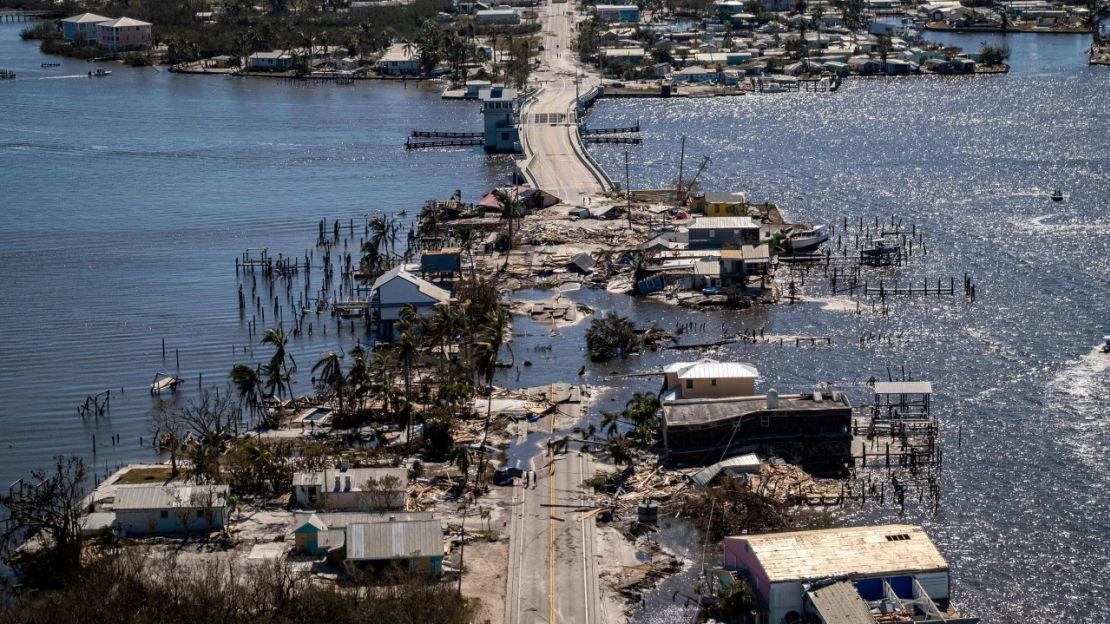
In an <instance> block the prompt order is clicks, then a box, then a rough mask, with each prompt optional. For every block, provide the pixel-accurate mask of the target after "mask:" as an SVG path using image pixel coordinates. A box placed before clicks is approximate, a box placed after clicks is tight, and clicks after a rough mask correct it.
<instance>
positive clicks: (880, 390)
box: [875, 381, 933, 394]
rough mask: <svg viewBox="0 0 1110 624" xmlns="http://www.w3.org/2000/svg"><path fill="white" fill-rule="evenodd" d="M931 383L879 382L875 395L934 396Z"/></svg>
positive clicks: (876, 385)
mask: <svg viewBox="0 0 1110 624" xmlns="http://www.w3.org/2000/svg"><path fill="white" fill-rule="evenodd" d="M932 393H933V383H932V382H931V381H877V382H875V394H932Z"/></svg>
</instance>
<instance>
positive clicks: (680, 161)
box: [674, 134, 686, 201]
mask: <svg viewBox="0 0 1110 624" xmlns="http://www.w3.org/2000/svg"><path fill="white" fill-rule="evenodd" d="M685 160H686V135H685V134H684V135H682V150H681V151H680V152H679V156H678V182H677V183H676V184H675V187H674V195H675V201H677V200H678V197H679V196H681V194H682V190H681V189H682V165H683V162H684V161H685Z"/></svg>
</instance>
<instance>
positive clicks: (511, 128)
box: [478, 86, 520, 152]
mask: <svg viewBox="0 0 1110 624" xmlns="http://www.w3.org/2000/svg"><path fill="white" fill-rule="evenodd" d="M478 98H479V99H481V100H482V118H483V120H484V121H485V129H484V133H483V136H484V137H485V142H484V144H485V148H486V151H487V152H519V151H520V133H519V131H518V130H517V122H518V121H519V112H520V107H519V103H518V101H517V90H516V89H508V88H505V87H496V86H495V87H490V88H488V89H482V90H481V91H479V93H478Z"/></svg>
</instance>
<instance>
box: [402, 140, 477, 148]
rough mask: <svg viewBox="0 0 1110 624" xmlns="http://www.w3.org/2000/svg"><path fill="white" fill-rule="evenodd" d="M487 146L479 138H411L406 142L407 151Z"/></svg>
mask: <svg viewBox="0 0 1110 624" xmlns="http://www.w3.org/2000/svg"><path fill="white" fill-rule="evenodd" d="M483 144H485V139H483V138H481V137H477V138H464V139H429V140H426V141H423V140H420V139H416V140H413V138H412V137H409V138H408V139H407V140H406V141H405V149H410V150H411V149H427V148H433V147H470V146H475V145H483Z"/></svg>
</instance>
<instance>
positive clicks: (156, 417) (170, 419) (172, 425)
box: [150, 401, 185, 479]
mask: <svg viewBox="0 0 1110 624" xmlns="http://www.w3.org/2000/svg"><path fill="white" fill-rule="evenodd" d="M150 432H151V434H153V435H154V443H155V445H156V447H157V448H158V449H159V450H164V451H168V452H169V454H170V478H171V479H173V478H176V477H177V475H178V466H177V461H178V458H179V456H180V454H181V447H182V445H183V444H184V442H185V424H184V423H183V422H181V419H180V418H178V415H177V413H176V410H175V409H174V407H173V404H172V403H169V402H165V401H159V402H158V404H157V405H155V406H154V407H153V408H152V409H151V411H150Z"/></svg>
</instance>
